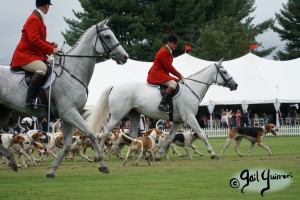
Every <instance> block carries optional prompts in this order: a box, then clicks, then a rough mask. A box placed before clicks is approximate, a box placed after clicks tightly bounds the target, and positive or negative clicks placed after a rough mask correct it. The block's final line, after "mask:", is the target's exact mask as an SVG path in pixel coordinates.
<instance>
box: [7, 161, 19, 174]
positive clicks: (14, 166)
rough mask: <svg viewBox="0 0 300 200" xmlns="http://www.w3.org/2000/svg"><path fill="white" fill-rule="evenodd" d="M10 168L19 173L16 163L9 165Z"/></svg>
mask: <svg viewBox="0 0 300 200" xmlns="http://www.w3.org/2000/svg"><path fill="white" fill-rule="evenodd" d="M8 166H9V167H10V168H11V169H12V170H14V171H15V172H17V171H18V165H17V164H16V163H11V162H10V163H9V164H8Z"/></svg>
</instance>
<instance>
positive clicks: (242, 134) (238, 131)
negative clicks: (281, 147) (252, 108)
mask: <svg viewBox="0 0 300 200" xmlns="http://www.w3.org/2000/svg"><path fill="white" fill-rule="evenodd" d="M230 113H231V111H230V112H229V114H228V117H229V115H230ZM228 117H227V119H228ZM227 122H228V120H227ZM228 128H229V132H228V138H227V141H226V143H225V145H224V147H223V149H222V152H221V154H220V157H221V156H222V154H223V153H224V152H225V150H226V149H227V148H228V146H229V145H230V143H231V141H232V140H233V139H235V141H236V146H235V151H236V152H237V153H238V154H239V156H240V157H242V154H241V153H240V152H239V147H240V144H241V141H242V139H243V138H245V139H247V140H249V141H250V142H251V146H250V148H249V150H248V156H250V154H251V150H252V148H253V146H254V144H255V143H257V144H258V146H260V147H262V148H264V149H266V150H267V151H268V152H269V155H270V156H272V152H271V150H270V148H269V147H268V146H267V145H265V144H264V143H262V140H263V138H264V136H265V135H266V134H267V133H272V134H273V135H274V136H276V131H278V128H276V127H275V125H274V124H267V125H265V126H263V127H236V128H232V127H231V125H230V123H228Z"/></svg>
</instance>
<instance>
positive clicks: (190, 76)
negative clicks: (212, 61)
mask: <svg viewBox="0 0 300 200" xmlns="http://www.w3.org/2000/svg"><path fill="white" fill-rule="evenodd" d="M210 66H211V65H209V66H207V67H205V68H204V69H202V70H200V71H198V72H196V73H194V74H192V75H189V76H188V78H192V77H193V76H196V75H197V74H200V73H201V72H203V71H205V70H206V69H207V68H208V67H210Z"/></svg>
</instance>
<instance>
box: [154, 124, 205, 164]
mask: <svg viewBox="0 0 300 200" xmlns="http://www.w3.org/2000/svg"><path fill="white" fill-rule="evenodd" d="M167 137H168V133H165V134H164V135H161V136H160V137H159V139H158V143H157V146H156V148H158V149H159V148H160V147H161V146H162V145H163V144H164V143H165V141H166V139H167ZM197 138H198V137H197V134H196V133H195V132H193V131H187V132H184V131H182V130H180V131H178V132H177V133H176V135H175V137H174V139H173V141H172V143H171V144H170V147H171V149H172V150H173V153H175V154H176V155H177V156H179V157H184V156H188V157H189V159H190V160H193V157H192V156H191V154H190V151H189V148H190V147H191V148H192V149H193V150H194V153H195V154H198V155H199V156H203V154H202V153H200V151H199V150H198V149H197V147H196V146H195V145H194V144H193V142H194V141H195V140H196V139H197ZM176 145H177V146H179V147H183V148H184V150H185V152H186V154H185V155H181V154H180V153H179V152H178V151H177V149H176ZM168 153H169V148H168V149H167V150H166V152H165V156H166V158H167V160H169V159H170V157H169V155H168Z"/></svg>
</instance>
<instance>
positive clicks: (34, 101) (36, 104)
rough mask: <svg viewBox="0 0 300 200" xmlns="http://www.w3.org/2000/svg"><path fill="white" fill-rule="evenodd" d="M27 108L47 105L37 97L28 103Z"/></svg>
mask: <svg viewBox="0 0 300 200" xmlns="http://www.w3.org/2000/svg"><path fill="white" fill-rule="evenodd" d="M26 108H35V109H36V108H47V106H46V105H44V104H43V103H41V102H39V101H38V98H35V99H31V100H30V102H27V103H26Z"/></svg>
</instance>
